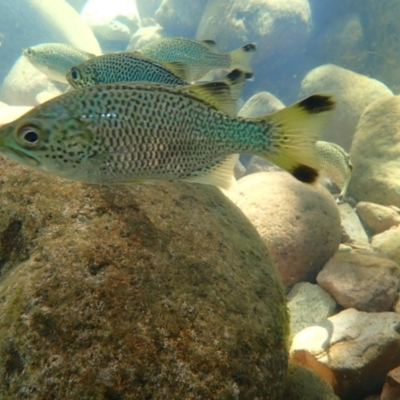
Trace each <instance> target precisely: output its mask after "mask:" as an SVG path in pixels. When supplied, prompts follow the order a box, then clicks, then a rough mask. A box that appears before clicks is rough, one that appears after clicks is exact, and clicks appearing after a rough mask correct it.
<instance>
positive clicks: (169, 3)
mask: <svg viewBox="0 0 400 400" xmlns="http://www.w3.org/2000/svg"><path fill="white" fill-rule="evenodd" d="M207 1H208V0H196V1H187V0H163V2H162V3H161V5H160V7H159V8H158V10H157V11H156V14H155V19H156V21H157V22H158V23H159V24H160V25H161V26H162V27H163V28H164V29H165V31H166V32H167V33H168V36H184V37H194V36H195V35H196V31H197V27H198V25H199V22H200V19H201V17H202V15H203V11H204V8H205V6H206V4H207ZM209 39H212V37H210V38H209Z"/></svg>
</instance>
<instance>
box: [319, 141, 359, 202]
mask: <svg viewBox="0 0 400 400" xmlns="http://www.w3.org/2000/svg"><path fill="white" fill-rule="evenodd" d="M316 147H317V153H318V158H319V163H320V168H321V172H322V173H321V175H322V177H324V178H327V179H328V180H330V181H333V182H334V183H335V184H336V185H338V186H339V188H340V189H341V192H340V194H339V196H338V198H337V202H338V203H341V202H343V200H344V199H345V197H346V193H347V188H348V186H349V183H350V179H351V174H352V172H353V165H352V163H351V160H350V156H349V154H347V153H346V152H345V151H344V150H343V149H342V148H341V147H340V146H338V145H337V144H335V143H330V142H324V141H322V140H320V141H318V142H317V143H316Z"/></svg>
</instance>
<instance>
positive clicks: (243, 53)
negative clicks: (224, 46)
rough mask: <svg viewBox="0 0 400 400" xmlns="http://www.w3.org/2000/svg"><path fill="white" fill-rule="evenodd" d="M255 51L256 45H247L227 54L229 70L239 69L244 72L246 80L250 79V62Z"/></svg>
mask: <svg viewBox="0 0 400 400" xmlns="http://www.w3.org/2000/svg"><path fill="white" fill-rule="evenodd" d="M255 51H256V45H255V44H253V43H249V44H246V45H245V46H243V47H240V48H239V49H236V50H233V51H231V52H230V53H228V54H229V56H230V59H231V68H232V69H240V70H241V71H243V72H245V73H246V78H247V79H249V78H252V76H253V69H252V67H251V61H252V59H253V57H254V53H255Z"/></svg>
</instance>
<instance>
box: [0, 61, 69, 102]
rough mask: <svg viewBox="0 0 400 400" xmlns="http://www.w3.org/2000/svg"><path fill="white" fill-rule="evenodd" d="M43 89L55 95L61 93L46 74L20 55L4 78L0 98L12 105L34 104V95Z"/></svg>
mask: <svg viewBox="0 0 400 400" xmlns="http://www.w3.org/2000/svg"><path fill="white" fill-rule="evenodd" d="M43 91H46V92H48V93H51V94H54V95H55V96H56V95H59V94H61V93H62V92H61V90H59V89H58V88H57V87H56V86H55V85H54V83H53V82H52V81H50V80H49V79H48V78H47V77H46V75H44V74H43V73H41V72H39V71H38V70H37V69H36V68H35V67H34V66H33V65H32V64H31V63H30V62H29V61H28V60H27V59H26V57H23V56H21V57H20V58H19V59H18V61H17V62H16V63H15V64H14V66H13V68H12V69H11V71H10V72H9V74H8V75H7V76H6V78H5V79H4V82H3V85H2V87H1V90H0V99H1V100H2V101H4V102H5V103H7V104H9V105H13V106H35V105H37V104H39V103H38V101H37V99H36V96H37V95H38V94H39V93H40V92H43Z"/></svg>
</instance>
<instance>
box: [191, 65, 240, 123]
mask: <svg viewBox="0 0 400 400" xmlns="http://www.w3.org/2000/svg"><path fill="white" fill-rule="evenodd" d="M245 80H246V74H245V73H244V72H242V71H240V70H238V69H235V70H233V71H232V72H231V73H230V74H228V75H227V76H226V77H225V78H224V79H221V80H220V81H216V82H209V83H203V84H199V85H190V86H188V87H187V88H188V90H189V91H190V92H191V93H192V94H194V95H195V96H196V97H197V98H199V99H201V100H203V101H204V102H206V103H208V104H210V105H211V106H213V107H214V108H216V109H217V110H219V111H223V112H225V113H227V114H229V115H236V103H237V101H238V99H239V96H240V93H241V92H242V89H243V86H244V82H245Z"/></svg>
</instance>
